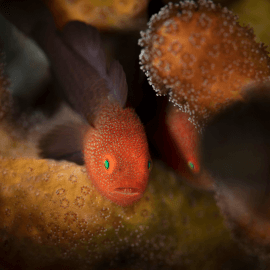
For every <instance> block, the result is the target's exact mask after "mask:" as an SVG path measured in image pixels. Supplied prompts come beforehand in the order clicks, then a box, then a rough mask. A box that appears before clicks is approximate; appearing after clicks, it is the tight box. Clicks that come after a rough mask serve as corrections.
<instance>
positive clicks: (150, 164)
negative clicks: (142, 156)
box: [148, 160, 152, 170]
mask: <svg viewBox="0 0 270 270" xmlns="http://www.w3.org/2000/svg"><path fill="white" fill-rule="evenodd" d="M151 167H152V162H151V160H148V170H150V169H151Z"/></svg>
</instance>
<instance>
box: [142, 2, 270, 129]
mask: <svg viewBox="0 0 270 270" xmlns="http://www.w3.org/2000/svg"><path fill="white" fill-rule="evenodd" d="M237 19H238V18H237V16H235V15H233V13H232V12H231V11H229V10H228V9H227V8H222V7H221V6H220V5H216V4H214V3H213V2H212V1H210V0H200V1H198V4H195V3H194V2H192V1H191V2H189V1H185V2H180V3H179V4H169V5H168V6H166V7H164V8H162V9H161V10H160V12H159V13H158V14H155V15H153V16H152V18H151V20H150V21H149V23H148V29H147V30H146V31H144V32H142V33H141V35H142V38H141V39H140V41H139V44H140V45H141V46H142V47H143V50H142V52H141V55H140V60H141V65H142V68H143V70H144V72H145V73H146V75H147V76H148V79H149V82H150V84H151V85H152V86H153V88H154V90H155V91H156V92H157V94H158V95H166V94H168V95H169V97H170V101H172V102H173V103H175V104H177V105H178V106H179V108H180V109H181V110H182V111H184V112H188V113H189V114H190V115H191V116H192V118H193V119H192V121H193V122H194V123H195V124H197V123H198V122H199V123H200V122H201V121H202V120H204V119H206V118H207V117H208V116H209V115H212V114H214V113H215V112H216V111H217V110H218V109H220V108H221V107H223V106H224V104H228V103H229V102H231V101H233V100H236V99H241V89H242V88H243V87H244V86H246V85H248V84H250V83H254V82H264V81H266V80H269V75H270V69H269V67H270V61H269V57H268V53H267V51H266V50H265V46H264V44H262V43H257V42H255V35H254V33H253V30H252V29H251V28H250V27H248V26H245V27H242V26H240V25H239V23H238V22H237ZM196 120H199V121H198V122H197V121H196Z"/></svg>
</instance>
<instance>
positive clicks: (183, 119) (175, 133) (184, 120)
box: [151, 100, 213, 190]
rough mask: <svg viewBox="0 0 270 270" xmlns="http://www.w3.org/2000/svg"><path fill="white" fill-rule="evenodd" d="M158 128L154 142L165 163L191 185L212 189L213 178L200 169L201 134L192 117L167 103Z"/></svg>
mask: <svg viewBox="0 0 270 270" xmlns="http://www.w3.org/2000/svg"><path fill="white" fill-rule="evenodd" d="M156 125H158V127H157V131H156V132H155V134H154V135H153V140H154V144H155V147H156V148H157V149H158V152H159V153H160V155H161V158H162V160H164V162H166V163H167V164H168V165H169V166H170V167H172V168H173V169H174V170H175V171H176V172H177V173H178V174H179V175H180V176H181V177H183V178H184V179H185V180H186V181H187V182H188V183H189V184H191V185H192V186H194V187H197V188H200V189H205V190H213V181H212V178H211V177H210V176H209V175H208V174H207V173H206V172H205V171H204V170H202V169H201V165H200V162H199V149H198V143H199V139H200V134H199V133H198V131H197V129H196V128H195V126H194V125H193V124H192V123H191V122H190V121H189V114H187V113H184V112H181V111H180V110H179V109H177V108H176V107H174V106H173V105H171V104H170V103H168V102H167V101H166V100H164V101H163V103H162V105H161V106H160V112H159V118H158V124H156ZM151 128H153V127H151Z"/></svg>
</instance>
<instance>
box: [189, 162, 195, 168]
mask: <svg viewBox="0 0 270 270" xmlns="http://www.w3.org/2000/svg"><path fill="white" fill-rule="evenodd" d="M188 166H189V168H190V169H191V170H194V164H193V163H192V162H191V161H190V162H189V163H188Z"/></svg>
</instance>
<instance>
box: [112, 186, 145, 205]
mask: <svg viewBox="0 0 270 270" xmlns="http://www.w3.org/2000/svg"><path fill="white" fill-rule="evenodd" d="M109 194H110V197H111V198H110V199H111V200H112V201H113V202H115V203H117V204H119V205H121V206H127V205H131V204H133V203H134V202H136V201H138V200H139V199H140V198H141V197H142V196H143V190H142V189H139V188H133V187H119V188H115V189H113V190H112V191H111V192H109Z"/></svg>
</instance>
